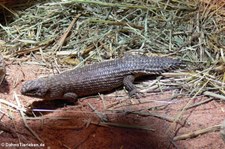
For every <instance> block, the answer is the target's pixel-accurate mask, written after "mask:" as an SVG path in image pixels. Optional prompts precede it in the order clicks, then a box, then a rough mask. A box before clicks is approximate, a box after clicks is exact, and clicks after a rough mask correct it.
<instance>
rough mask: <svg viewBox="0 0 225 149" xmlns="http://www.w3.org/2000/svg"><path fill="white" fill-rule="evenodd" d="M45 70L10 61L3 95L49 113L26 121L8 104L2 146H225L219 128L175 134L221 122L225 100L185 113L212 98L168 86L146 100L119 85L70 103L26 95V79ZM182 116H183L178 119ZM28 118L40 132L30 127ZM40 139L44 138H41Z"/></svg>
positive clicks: (216, 148) (143, 148) (3, 116)
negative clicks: (185, 94)
mask: <svg viewBox="0 0 225 149" xmlns="http://www.w3.org/2000/svg"><path fill="white" fill-rule="evenodd" d="M31 68H32V69H31ZM45 72H47V71H46V70H45V69H44V68H42V67H40V66H37V65H25V64H23V65H16V64H10V63H9V62H8V65H7V76H6V80H5V81H4V82H3V84H2V85H1V89H0V91H1V93H0V96H1V99H4V100H7V101H8V102H10V103H12V104H13V105H17V106H19V104H21V105H22V107H25V108H28V107H31V106H32V107H33V109H42V110H43V109H46V110H45V111H47V110H48V111H49V112H48V113H47V112H42V113H41V114H40V112H35V114H36V115H37V116H36V117H31V116H25V118H24V119H26V120H23V118H22V116H21V113H20V111H18V110H15V109H13V108H10V107H8V106H6V105H5V104H3V103H2V104H1V105H0V110H1V113H0V117H1V126H0V129H1V130H2V131H0V140H1V141H0V142H1V144H0V145H1V148H34V147H32V146H34V145H35V146H36V148H49V149H50V148H51V149H57V148H60V149H62V148H65V149H68V148H79V149H98V148H101V149H104V148H113V149H114V148H115V149H172V148H178V149H222V148H224V147H225V146H224V143H223V141H222V139H221V138H220V134H219V131H215V132H209V133H206V134H203V135H200V136H197V137H194V138H187V139H185V140H179V141H174V140H173V138H174V137H175V136H179V135H182V134H187V133H190V132H192V131H196V130H201V129H204V128H207V127H211V126H214V125H218V124H220V123H221V122H222V121H223V120H224V118H225V112H224V107H225V106H224V103H223V102H221V101H219V100H216V99H215V100H212V101H210V102H208V103H205V104H202V105H200V106H197V107H195V108H190V109H188V110H186V111H183V112H182V111H181V109H182V108H183V107H185V106H187V103H189V104H193V103H197V102H200V101H203V100H206V99H207V98H206V97H198V98H195V99H190V98H173V96H174V94H176V92H175V91H167V92H164V93H145V95H146V97H144V98H142V99H140V102H141V103H139V102H138V100H136V99H130V98H128V96H127V94H125V93H124V91H123V90H119V91H116V92H113V93H110V94H107V95H100V96H95V97H86V98H82V99H80V100H79V102H78V103H76V104H75V105H68V104H67V105H66V104H65V103H63V102H60V101H52V102H44V101H42V100H40V99H34V98H31V97H25V96H22V95H21V94H20V88H21V85H22V84H23V82H24V81H26V80H30V79H34V78H37V77H39V76H40V75H42V74H43V73H45ZM16 97H17V98H18V100H16ZM172 99H173V100H172ZM19 107H20V106H19ZM20 109H23V108H21V107H20ZM143 109H146V110H143ZM138 112H139V113H138ZM179 115H181V118H182V119H181V118H180V119H179V121H177V122H173V121H174V120H175V119H176V117H178V116H179ZM24 121H25V122H26V123H27V125H28V126H29V128H31V129H32V130H33V131H34V132H35V134H36V135H37V136H34V135H33V134H32V133H31V132H30V131H29V130H28V128H26V127H25V124H24ZM104 121H105V122H104ZM1 127H2V128H1ZM38 138H39V139H40V140H42V141H43V142H42V143H41V142H40V141H38ZM37 145H39V147H37Z"/></svg>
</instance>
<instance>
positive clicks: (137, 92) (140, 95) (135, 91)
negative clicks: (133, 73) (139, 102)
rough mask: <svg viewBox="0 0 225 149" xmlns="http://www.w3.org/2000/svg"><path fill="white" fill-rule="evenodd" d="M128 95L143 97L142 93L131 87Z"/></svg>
mask: <svg viewBox="0 0 225 149" xmlns="http://www.w3.org/2000/svg"><path fill="white" fill-rule="evenodd" d="M129 96H130V97H132V98H136V99H140V98H142V97H145V95H144V93H142V92H140V91H137V90H136V89H133V90H132V91H130V92H129Z"/></svg>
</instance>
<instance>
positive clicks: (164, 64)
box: [21, 55, 183, 101]
mask: <svg viewBox="0 0 225 149" xmlns="http://www.w3.org/2000/svg"><path fill="white" fill-rule="evenodd" d="M182 64H183V63H182V62H181V61H180V60H176V59H171V58H165V57H147V56H140V55H137V56H134V55H126V56H125V57H123V58H121V59H115V60H111V61H105V62H101V63H96V64H93V65H87V66H84V67H81V68H77V69H74V70H70V71H66V72H63V73H61V74H57V75H53V76H49V77H44V78H39V79H36V80H31V81H27V82H25V84H24V85H23V87H22V89H21V93H22V94H23V95H27V96H32V97H39V98H43V99H46V100H53V99H64V100H68V101H76V99H77V97H83V96H88V95H94V94H97V93H101V92H105V91H111V90H113V89H115V88H117V87H119V86H122V85H124V86H125V88H126V89H127V90H128V92H129V94H130V95H136V93H137V91H136V88H135V86H134V85H133V81H134V79H135V78H136V77H139V76H142V75H149V74H161V73H162V72H166V71H169V70H172V69H176V68H177V67H180V66H181V65H182Z"/></svg>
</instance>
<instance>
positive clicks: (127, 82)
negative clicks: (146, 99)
mask: <svg viewBox="0 0 225 149" xmlns="http://www.w3.org/2000/svg"><path fill="white" fill-rule="evenodd" d="M134 79H135V77H134V76H133V75H128V76H126V77H124V78H123V85H124V86H125V88H126V90H127V91H128V93H129V96H130V97H134V96H135V97H136V98H137V99H139V98H140V97H141V95H140V93H141V92H139V91H137V88H136V86H135V85H134V84H133V82H134Z"/></svg>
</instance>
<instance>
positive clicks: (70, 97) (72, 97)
mask: <svg viewBox="0 0 225 149" xmlns="http://www.w3.org/2000/svg"><path fill="white" fill-rule="evenodd" d="M63 99H64V100H65V101H67V102H71V103H74V102H76V101H77V94H76V93H72V92H69V93H65V94H64V95H63Z"/></svg>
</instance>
